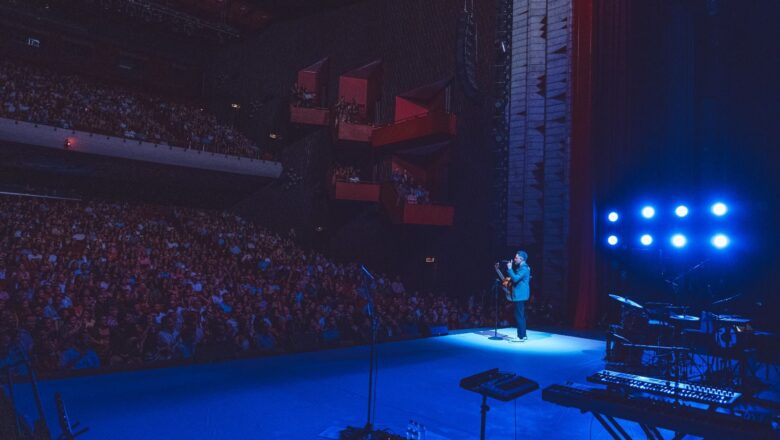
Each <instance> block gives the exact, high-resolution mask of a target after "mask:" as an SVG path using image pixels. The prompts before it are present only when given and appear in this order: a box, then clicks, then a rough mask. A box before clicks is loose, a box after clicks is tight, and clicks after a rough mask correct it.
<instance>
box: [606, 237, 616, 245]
mask: <svg viewBox="0 0 780 440" xmlns="http://www.w3.org/2000/svg"><path fill="white" fill-rule="evenodd" d="M607 243H609V245H610V246H615V245H616V244H618V238H617V235H610V236H609V237H607Z"/></svg>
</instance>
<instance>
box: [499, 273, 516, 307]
mask: <svg viewBox="0 0 780 440" xmlns="http://www.w3.org/2000/svg"><path fill="white" fill-rule="evenodd" d="M496 274H498V280H499V281H500V282H501V289H503V290H504V297H505V298H506V300H507V301H512V287H514V286H512V278H510V277H505V276H504V274H503V273H501V270H499V269H498V264H496Z"/></svg>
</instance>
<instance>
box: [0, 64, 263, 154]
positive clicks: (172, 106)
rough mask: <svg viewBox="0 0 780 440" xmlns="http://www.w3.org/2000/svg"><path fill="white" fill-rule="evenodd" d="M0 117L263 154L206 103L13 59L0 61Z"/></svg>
mask: <svg viewBox="0 0 780 440" xmlns="http://www.w3.org/2000/svg"><path fill="white" fill-rule="evenodd" d="M0 117H2V118H10V119H17V120H22V121H27V122H35V123H39V124H44V125H53V126H56V127H61V128H66V129H75V130H82V131H88V132H94V133H101V134H106V135H111V136H119V137H124V138H129V139H135V140H141V141H147V142H153V143H163V142H164V143H167V144H170V145H174V146H177V147H184V148H194V149H199V150H204V151H211V152H215V153H220V154H228V155H234V156H245V157H252V158H257V157H259V156H258V154H259V153H258V150H257V148H256V147H254V146H252V143H251V142H250V141H249V139H247V138H246V137H245V136H244V135H242V134H241V133H239V132H238V131H237V130H234V129H233V128H231V127H229V126H226V125H222V124H220V123H218V122H217V119H216V117H215V116H214V115H212V114H209V113H208V112H206V111H204V109H203V108H202V106H199V105H196V104H193V103H184V102H178V101H174V100H169V99H165V98H163V97H160V96H155V95H151V94H147V93H141V92H136V91H132V90H130V89H126V88H121V87H116V86H111V85H108V84H101V83H98V82H95V81H90V80H87V79H85V78H82V77H79V76H76V75H68V74H61V73H56V72H53V71H50V70H46V69H43V68H38V67H35V66H32V65H26V64H19V63H14V62H11V61H9V60H3V61H0Z"/></svg>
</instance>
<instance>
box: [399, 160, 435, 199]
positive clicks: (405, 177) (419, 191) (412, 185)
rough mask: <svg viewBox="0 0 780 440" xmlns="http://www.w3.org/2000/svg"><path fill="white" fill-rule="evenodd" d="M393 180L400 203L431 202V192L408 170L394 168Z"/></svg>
mask: <svg viewBox="0 0 780 440" xmlns="http://www.w3.org/2000/svg"><path fill="white" fill-rule="evenodd" d="M391 180H392V182H393V185H394V186H395V190H396V192H397V193H398V203H399V204H400V203H401V202H402V201H405V202H406V203H417V204H427V203H431V193H430V192H429V191H428V190H427V189H426V188H425V187H424V186H422V185H420V184H418V183H416V182H415V181H414V178H413V177H412V176H411V174H409V173H408V172H407V171H406V170H398V169H394V170H393V173H392V175H391Z"/></svg>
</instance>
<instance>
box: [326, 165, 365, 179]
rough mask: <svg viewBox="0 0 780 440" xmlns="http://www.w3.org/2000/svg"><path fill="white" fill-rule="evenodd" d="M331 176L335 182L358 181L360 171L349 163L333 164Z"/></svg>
mask: <svg viewBox="0 0 780 440" xmlns="http://www.w3.org/2000/svg"><path fill="white" fill-rule="evenodd" d="M333 178H334V179H335V180H336V181H337V182H350V183H360V171H359V170H358V169H357V168H356V167H353V166H351V165H340V164H335V165H334V166H333Z"/></svg>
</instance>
